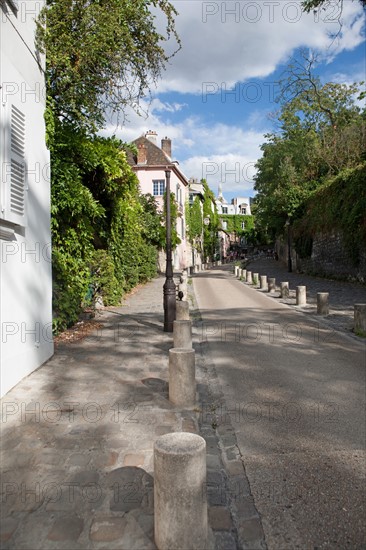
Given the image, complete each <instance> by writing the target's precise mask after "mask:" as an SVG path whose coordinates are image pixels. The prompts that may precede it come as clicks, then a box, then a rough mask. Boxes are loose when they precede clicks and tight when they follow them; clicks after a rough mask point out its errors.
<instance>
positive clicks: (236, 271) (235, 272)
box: [234, 265, 239, 277]
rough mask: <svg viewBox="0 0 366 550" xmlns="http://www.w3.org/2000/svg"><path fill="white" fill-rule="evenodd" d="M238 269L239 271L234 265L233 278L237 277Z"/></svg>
mask: <svg viewBox="0 0 366 550" xmlns="http://www.w3.org/2000/svg"><path fill="white" fill-rule="evenodd" d="M238 269H239V266H238V265H234V274H235V277H237V276H238Z"/></svg>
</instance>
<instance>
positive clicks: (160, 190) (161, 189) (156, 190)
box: [152, 179, 165, 197]
mask: <svg viewBox="0 0 366 550" xmlns="http://www.w3.org/2000/svg"><path fill="white" fill-rule="evenodd" d="M152 183H153V196H154V197H162V196H163V195H164V193H165V180H163V179H160V180H153V181H152Z"/></svg>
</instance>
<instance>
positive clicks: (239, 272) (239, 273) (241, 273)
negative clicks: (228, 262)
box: [238, 267, 243, 279]
mask: <svg viewBox="0 0 366 550" xmlns="http://www.w3.org/2000/svg"><path fill="white" fill-rule="evenodd" d="M242 276H243V270H242V269H241V268H240V267H239V269H238V279H241V278H242Z"/></svg>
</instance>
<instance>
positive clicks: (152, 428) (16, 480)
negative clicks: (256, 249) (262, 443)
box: [1, 260, 365, 550]
mask: <svg viewBox="0 0 366 550" xmlns="http://www.w3.org/2000/svg"><path fill="white" fill-rule="evenodd" d="M232 268H233V266H231V265H228V266H225V267H223V268H215V269H213V270H211V271H208V272H203V273H201V274H199V275H197V276H194V279H193V282H194V285H196V281H197V282H199V281H200V279H201V278H202V277H208V278H209V279H207V281H208V280H210V279H212V278H213V279H214V280H217V281H220V280H223V279H222V277H224V278H226V277H229V279H230V280H233V279H234V277H233V275H231V274H229V272H230V271H232ZM250 268H251V269H252V270H255V271H256V270H258V271H259V272H261V273H266V274H268V276H275V277H276V278H277V279H278V282H279V281H280V280H283V279H284V275H288V274H287V273H286V271H285V269H284V268H281V266H280V265H279V264H278V263H277V262H274V261H273V260H261V261H259V262H256V263H252V264H251V266H250ZM196 278H197V279H196ZM286 280H289V281H290V288H294V286H295V285H296V284H306V285H307V287H308V296H309V299H308V302H309V306H307V307H306V308H301V312H305V313H307V314H308V315H312V314H313V313H314V302H313V299H314V298H313V297H314V296H315V292H316V291H317V290H318V289H321V290H327V289H329V291H330V296H331V298H330V302H331V313H330V316H329V318H327V320H326V321H325V322H326V323H328V322H329V319H330V318H332V316H334V318H335V319H336V323H338V325H336V324H334V329H335V330H341V331H344V332H345V333H346V334H347V335H348V336H351V337H352V339H353V340H359V341H361V339H360V338H358V337H355V336H353V335H352V333H351V305H349V304H350V302H352V301H353V300H354V299H355V301H365V289H364V288H363V287H360V286H358V285H351V284H348V283H342V282H329V281H323V280H318V279H314V278H308V277H305V276H302V275H296V274H290V276H288V277H286ZM163 283H164V278H162V277H160V278H157V279H154V280H153V281H152V282H150V283H148V284H146V285H144V286H141V287H139V288H138V289H136V290H135V291H134V292H133V293H132V294H131V295H129V296H128V297H127V298H126V299H125V301H124V303H123V305H122V306H121V307H119V308H107V309H106V310H104V311H103V312H102V314H101V315H100V316H99V317H98V318H97V320H98V322H99V323H100V328H99V329H98V330H97V331H95V332H94V333H92V334H90V335H88V336H86V337H85V338H84V339H81V340H78V341H76V342H70V343H60V344H58V346H57V349H56V353H55V355H54V357H53V358H52V359H51V360H49V361H48V362H47V363H46V364H45V365H43V366H42V367H41V368H40V369H38V370H37V371H36V372H34V373H33V374H31V375H30V376H28V377H27V378H26V379H24V380H23V381H22V382H20V383H19V384H18V385H17V386H16V387H15V388H13V389H12V390H11V391H10V392H9V393H8V394H7V395H6V396H5V397H4V398H3V400H2V424H1V431H2V445H1V480H2V521H1V545H2V546H1V548H2V549H3V550H15V549H16V550H18V549H19V550H20V549H27V550H35V549H39V550H51V549H65V550H66V549H70V548H72V549H89V548H95V549H102V548H106V547H108V548H111V549H116V550H117V549H118V550H142V549H144V550H145V549H149V548H151V549H154V548H155V544H154V538H153V528H154V514H153V512H154V508H153V483H154V471H153V444H154V441H155V439H156V438H157V437H158V436H159V435H162V434H165V433H168V432H172V431H189V432H193V433H199V434H200V435H202V436H203V437H204V438H205V440H206V444H207V498H208V517H209V524H210V547H211V548H215V549H216V550H234V549H238V548H250V549H254V548H265V547H266V541H265V534H264V531H263V528H262V522H263V521H265V522H266V521H267V518H266V517H265V516H264V518H263V517H262V514H261V513H260V511H259V510H258V507H257V504H256V502H255V496H256V498H258V493H256V492H255V491H254V493H253V488H252V487H251V482H250V479H249V478H248V476H247V473H246V471H245V468H246V460H245V453H243V450H242V448H241V447H240V445H238V442H237V434H236V430H237V426H236V424H235V415H236V412H235V405H234V407H233V404H232V399H231V397H230V395H231V393H230V392H233V391H234V389H235V388H234V387H233V386H232V384H233V383H232V382H231V383H230V382H229V381H228V382H226V383H225V382H223V380H222V379H220V376H219V373H218V372H217V361H218V359H219V356H218V355H217V353H216V351H215V350H214V348H212V342H210V340H212V339H213V338H214V337H215V331H212V330H211V331H210V329H208V331H207V327H206V332H204V330H205V329H204V327H205V325H204V318H203V317H202V316H201V315H202V312H200V311H199V310H198V308H197V302H196V299H195V296H194V294H193V293H192V288H191V285H189V286H190V291H189V302H190V310H191V317H192V321H193V345H194V348H195V350H196V378H197V396H198V400H197V408H196V409H195V410H180V409H178V408H175V407H174V406H172V404H171V403H170V402H169V400H168V350H169V348H171V347H172V335H171V334H167V333H164V332H163V330H162V327H163V308H162V286H163ZM236 284H237V285H239V286H240V285H242V283H239V282H238V281H236ZM330 286H331V288H330ZM218 292H219V290H218ZM260 294H261V293H260V292H259V291H258V295H260ZM333 296H334V299H333ZM335 297H337V298H335ZM217 298H218V299H219V300H221V301H222V300H223V297H222V296H220V293H219V294H218V295H217ZM263 298H264V297H263ZM266 300H267V299H266ZM267 301H268V302H269V303H272V302H273V304H274V305H275V304H276V302H277V301H279V299H278V298H277V297H276V295H275V297H274V298H271V299H270V300H269V299H268V300H267ZM289 303H291V304H292V305H293V300H292V299H290V300H289ZM282 307H284V306H282ZM224 309H225V308H224ZM290 309H296V306H294V307H292V306H291V308H290ZM301 312H300V314H299V315H301ZM218 315H219V317H218V319H221V320H225V319H227V316H228V315H229V316H230V312H229V311H227V312H225V311H224V310H222V309H221V306H220V311H218ZM338 315H343V316H344V318H346V319H347V320H346V322H345V323H343V324H339V320H338V317H337V316H338ZM229 318H230V317H229ZM232 319H234V318H232ZM322 322H323V321H322ZM331 322H333V321H331ZM329 326H331V325H329ZM332 326H333V325H332ZM328 332H329V331H328ZM226 338H227V339H230V334H229V333H228V335H227V336H226ZM228 343H230V342H228ZM230 345H231V344H230ZM224 353H225V354H226V355H225V356H226V357H227V360H226V362H227V368H229V366H230V365H231V367H232V366H233V362H232V361H233V358H231V359H230V357H231V356H230V357H229V355H230V354H229V355H227V354H228V348H227V346H226V347H225V351H224ZM219 362H220V359H219ZM243 369H244V370H245V369H246V367H245V362H244V363H243ZM226 384H229V385H230V387H228V388H226V387H225V385H226ZM234 386H235V384H234ZM228 390H229V394H228V393H227V392H228ZM228 395H229V397H228ZM247 397H248V399H249V398H250V396H249V395H248V396H247ZM233 415H234V416H233ZM238 437H239V441H240V437H241V436H240V434H239V436H238ZM278 444H279V445H280V443H278ZM250 464H251V461H250V460H249V471H251V466H250ZM293 474H294V471H293V472H292V474H291V475H293ZM340 481H341V480H340ZM254 487H255V483H254ZM290 540H295V539H291V537H290ZM106 545H107V546H106ZM271 547H272V548H276V546H273V544H272V546H271ZM288 547H289V548H290V547H291V545H290V546H288ZM334 547H335V548H338V547H339V546H336V545H335V546H334ZM353 547H355V546H353ZM277 548H280V546H277Z"/></svg>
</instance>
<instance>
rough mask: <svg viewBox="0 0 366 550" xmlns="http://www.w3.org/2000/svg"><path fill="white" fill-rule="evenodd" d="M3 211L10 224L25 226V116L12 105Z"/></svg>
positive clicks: (7, 136)
mask: <svg viewBox="0 0 366 550" xmlns="http://www.w3.org/2000/svg"><path fill="white" fill-rule="evenodd" d="M6 134H7V135H6V138H5V139H6V141H7V145H8V147H7V151H8V154H7V159H6V163H5V174H4V179H5V211H4V212H3V213H2V217H3V218H4V219H5V220H6V221H8V222H11V223H14V224H17V225H21V226H25V225H26V194H27V191H26V189H27V182H26V178H27V169H26V125H25V114H24V113H23V112H22V111H21V110H20V109H19V108H18V107H17V106H15V105H14V104H12V105H10V106H9V111H8V132H6Z"/></svg>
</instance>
